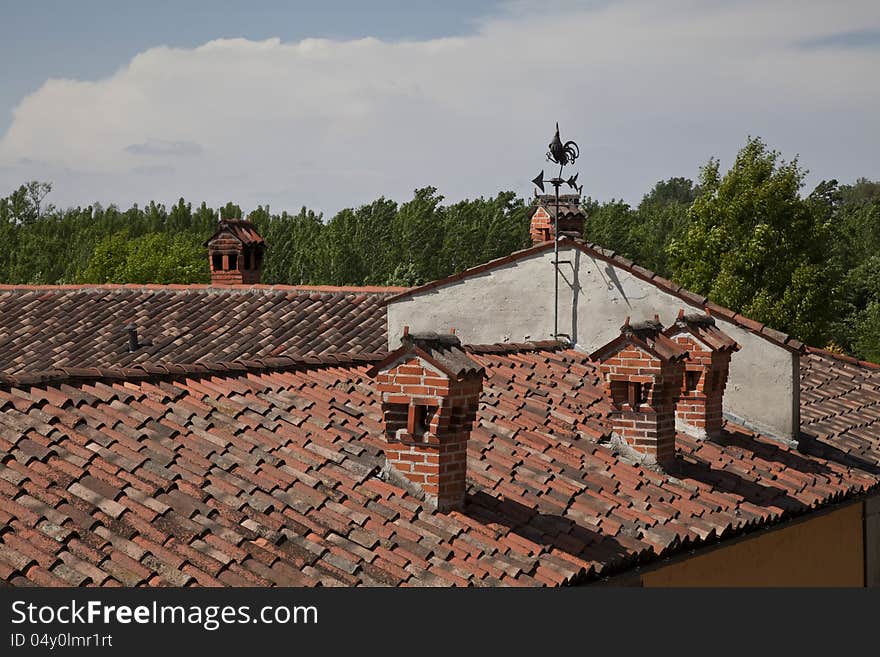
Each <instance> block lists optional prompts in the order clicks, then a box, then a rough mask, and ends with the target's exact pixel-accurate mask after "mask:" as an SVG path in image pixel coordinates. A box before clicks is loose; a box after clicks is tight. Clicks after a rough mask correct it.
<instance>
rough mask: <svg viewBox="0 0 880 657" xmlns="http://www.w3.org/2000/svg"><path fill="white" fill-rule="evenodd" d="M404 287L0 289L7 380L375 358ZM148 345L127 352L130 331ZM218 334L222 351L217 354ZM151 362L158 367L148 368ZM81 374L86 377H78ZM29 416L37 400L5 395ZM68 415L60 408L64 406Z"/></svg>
mask: <svg viewBox="0 0 880 657" xmlns="http://www.w3.org/2000/svg"><path fill="white" fill-rule="evenodd" d="M403 290H405V288H351V287H344V288H333V287H329V286H323V287H292V286H268V285H256V286H230V287H211V286H205V285H193V286H162V285H137V286H129V285H125V286H121V285H102V286H90V285H86V286H11V285H0V373H4V372H5V373H17V374H22V373H26V372H39V371H43V370H49V369H53V368H62V367H63V368H67V369H68V373H69V374H76V373H80V374H85V371H84V369H85V368H88V367H95V366H98V367H102V368H106V367H111V366H123V367H129V366H133V365H137V364H143V365H144V367H145V368H147V369H156V366H157V364H160V363H169V364H170V363H176V364H180V363H198V362H202V361H205V360H210V361H214V362H216V361H219V360H224V359H226V360H229V361H234V360H247V359H251V360H254V359H270V358H282V359H284V358H289V357H302V356H309V355H318V354H327V353H330V352H348V353H371V352H381V351H385V349H386V346H387V338H386V333H385V331H386V327H385V312H384V308H383V307H382V306H381V303H382V301H384V300H385V299H386V298H389V297H390V296H391V295H392V294H394V293H399V292H401V291H403ZM129 323H134V324H135V325H136V326H137V327H138V340H139V341H140V343H141V344H142V345H143V346H142V347H141V348H140V349H138V350H137V351H135V352H133V353H130V352H129V351H128V334H127V332H126V330H125V326H126V325H127V324H129ZM218 336H222V344H223V349H222V351H221V352H218ZM147 363H149V365H147ZM228 369H229V368H225V370H224V371H228ZM77 370H82V371H79V372H77ZM66 392H68V391H64V390H60V391H59V390H57V389H55V388H44V389H41V390H39V391H38V392H37V393H36V394H37V395H39V398H38V399H37V401H43V400H45V399H49V400H50V401H51V400H53V399H54V401H53V403H54V405H55V406H58V405H59V404H66V403H70V402H72V403H78V401H79V400H80V399H82V398H86V399H87V398H88V396H92V395H94V396H96V397H98V398H100V399H102V400H103V401H109V400H110V398H111V397H112V396H114V395H119V394H120V390H119V389H116V388H113V387H111V386H108V385H105V384H99V385H95V386H86V387H82V388H81V389H80V394H81V395H83V396H84V397H76V398H74V399H72V400H70V399H67V398H65V393H66ZM4 400H5V402H6V403H11V404H13V405H15V406H16V407H17V408H19V409H20V410H23V411H24V412H26V410H27V408H28V407H29V406H30V405H31V404H32V403H33V402H31V401H30V400H29V399H28V398H23V397H21V396H17V397H0V406H3V405H5V404H4ZM59 407H60V406H59Z"/></svg>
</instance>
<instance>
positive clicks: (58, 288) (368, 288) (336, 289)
mask: <svg viewBox="0 0 880 657" xmlns="http://www.w3.org/2000/svg"><path fill="white" fill-rule="evenodd" d="M77 290H81V291H90V290H108V291H116V290H141V291H147V292H151V291H168V292H178V291H180V292H184V291H202V290H207V291H227V290H228V291H234V292H246V291H250V290H253V291H259V292H262V291H265V292H325V293H357V292H360V293H364V294H401V293H403V292H406V291H407V290H409V288H407V287H401V286H394V285H388V286H382V285H282V284H267V283H252V284H243V285H232V284H230V285H216V284H211V283H82V284H59V285H29V284H15V283H12V284H10V283H0V292H18V291H22V292H68V291H77Z"/></svg>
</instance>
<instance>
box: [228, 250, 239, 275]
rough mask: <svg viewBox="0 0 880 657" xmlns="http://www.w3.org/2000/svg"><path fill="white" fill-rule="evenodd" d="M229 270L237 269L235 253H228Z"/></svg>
mask: <svg viewBox="0 0 880 657" xmlns="http://www.w3.org/2000/svg"><path fill="white" fill-rule="evenodd" d="M229 271H238V255H237V254H235V253H230V254H229Z"/></svg>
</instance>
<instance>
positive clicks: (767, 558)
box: [642, 503, 865, 586]
mask: <svg viewBox="0 0 880 657" xmlns="http://www.w3.org/2000/svg"><path fill="white" fill-rule="evenodd" d="M864 559H865V555H864V543H863V540H862V504H861V503H859V504H851V505H850V506H847V507H844V508H843V509H839V510H837V511H833V512H831V513H826V514H823V515H820V516H817V517H815V518H813V519H810V520H805V521H802V522H797V523H794V524H792V525H789V526H787V527H784V528H781V529H777V530H774V531H768V532H761V533H758V534H756V535H754V536H753V537H746V538H743V539H742V540H739V541H737V542H734V543H732V544H731V545H728V546H726V547H719V548H717V549H715V550H709V551H708V552H705V553H702V554H701V553H700V552H699V551H697V553H696V554H695V555H694V556H690V557H688V558H684V559H682V560H680V561H677V562H674V563H671V564H669V565H668V566H662V567H660V568H658V569H656V570H653V571H650V572H645V573H643V574H642V585H643V586H864V579H865V573H864V568H865V562H864Z"/></svg>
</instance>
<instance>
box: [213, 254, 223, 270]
mask: <svg viewBox="0 0 880 657" xmlns="http://www.w3.org/2000/svg"><path fill="white" fill-rule="evenodd" d="M211 269H212V270H214V271H222V269H223V256H222V254H220V253H215V254H213V255H212V256H211Z"/></svg>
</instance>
